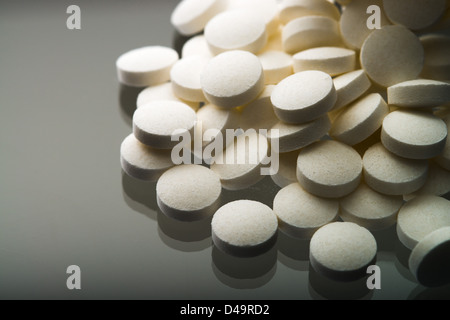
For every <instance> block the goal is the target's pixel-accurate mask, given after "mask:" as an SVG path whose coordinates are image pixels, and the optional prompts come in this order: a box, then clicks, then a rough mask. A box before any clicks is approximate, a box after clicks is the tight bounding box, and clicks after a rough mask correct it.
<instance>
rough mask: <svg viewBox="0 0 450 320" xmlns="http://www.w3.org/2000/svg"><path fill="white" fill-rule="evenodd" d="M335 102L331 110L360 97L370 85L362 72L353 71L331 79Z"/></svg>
mask: <svg viewBox="0 0 450 320" xmlns="http://www.w3.org/2000/svg"><path fill="white" fill-rule="evenodd" d="M333 83H334V87H335V89H336V93H337V100H336V103H335V104H334V107H333V110H338V109H340V108H342V107H345V106H346V105H348V104H350V103H351V102H353V101H355V100H356V99H358V98H359V97H360V96H362V95H363V94H364V93H365V92H366V91H367V90H369V88H370V86H371V85H372V83H371V82H370V80H369V78H368V77H367V75H366V73H365V72H364V70H355V71H351V72H348V73H346V74H343V75H341V76H338V77H336V78H334V79H333Z"/></svg>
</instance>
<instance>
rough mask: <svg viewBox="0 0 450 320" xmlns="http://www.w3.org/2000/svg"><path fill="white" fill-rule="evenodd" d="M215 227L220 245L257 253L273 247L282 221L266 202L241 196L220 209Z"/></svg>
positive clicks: (241, 252)
mask: <svg viewBox="0 0 450 320" xmlns="http://www.w3.org/2000/svg"><path fill="white" fill-rule="evenodd" d="M211 229H212V240H213V242H214V245H215V246H216V247H217V248H219V249H220V250H222V251H223V252H225V253H228V254H230V255H233V256H239V257H253V256H258V255H260V254H263V253H264V252H267V251H268V250H270V248H272V247H273V245H274V244H275V242H276V237H277V229H278V221H277V217H276V215H275V214H274V213H273V211H272V209H271V208H269V207H268V206H266V205H265V204H262V203H260V202H257V201H251V200H238V201H233V202H230V203H227V204H226V205H224V206H222V207H221V208H219V210H217V212H216V213H215V214H214V216H213V219H212V222H211Z"/></svg>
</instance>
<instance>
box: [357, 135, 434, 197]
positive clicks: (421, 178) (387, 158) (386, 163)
mask: <svg viewBox="0 0 450 320" xmlns="http://www.w3.org/2000/svg"><path fill="white" fill-rule="evenodd" d="M363 164H364V179H365V182H366V183H367V184H368V185H369V186H370V187H371V188H372V189H374V190H376V191H378V192H380V193H383V194H387V195H403V194H408V193H412V192H414V191H417V190H419V189H420V188H421V187H422V186H423V185H424V184H425V181H426V179H427V173H428V161H426V160H413V159H406V158H402V157H399V156H397V155H395V154H393V153H391V152H389V151H388V150H387V149H386V148H385V147H384V146H383V145H382V144H381V143H377V144H375V145H373V146H372V147H370V148H369V149H367V151H366V152H365V153H364V157H363Z"/></svg>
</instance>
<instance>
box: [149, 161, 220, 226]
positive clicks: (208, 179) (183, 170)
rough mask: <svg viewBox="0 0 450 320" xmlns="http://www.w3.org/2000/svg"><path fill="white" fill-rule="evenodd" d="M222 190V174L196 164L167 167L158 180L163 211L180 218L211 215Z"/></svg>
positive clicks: (197, 217)
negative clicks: (220, 176) (219, 174)
mask: <svg viewBox="0 0 450 320" xmlns="http://www.w3.org/2000/svg"><path fill="white" fill-rule="evenodd" d="M221 192H222V186H221V184H220V178H219V176H218V175H217V174H215V173H214V172H212V171H211V170H210V169H208V168H206V167H203V166H198V165H193V164H187V165H180V166H176V167H173V168H171V169H169V170H167V171H166V172H165V173H164V174H163V175H162V176H161V177H160V178H159V180H158V183H157V184H156V196H157V202H158V206H159V208H160V209H161V211H162V212H163V213H164V214H165V215H167V216H169V217H171V218H173V219H176V220H181V221H196V220H201V219H204V218H207V217H209V216H212V215H213V214H214V212H215V211H216V210H217V209H218V208H219V206H220V194H221Z"/></svg>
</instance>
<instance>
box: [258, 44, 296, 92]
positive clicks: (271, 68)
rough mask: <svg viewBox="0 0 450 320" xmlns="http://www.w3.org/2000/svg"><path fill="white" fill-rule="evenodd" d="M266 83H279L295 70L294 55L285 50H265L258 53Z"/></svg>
mask: <svg viewBox="0 0 450 320" xmlns="http://www.w3.org/2000/svg"><path fill="white" fill-rule="evenodd" d="M258 58H259V60H260V61H261V65H262V67H263V70H264V79H265V83H266V84H277V83H279V82H280V81H281V80H283V79H284V78H286V77H288V76H290V75H291V74H292V72H293V69H292V66H293V61H292V57H291V56H290V55H288V54H287V53H285V52H283V51H273V50H271V51H264V52H263V53H261V54H259V55H258Z"/></svg>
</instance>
